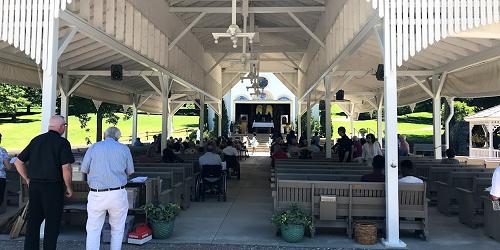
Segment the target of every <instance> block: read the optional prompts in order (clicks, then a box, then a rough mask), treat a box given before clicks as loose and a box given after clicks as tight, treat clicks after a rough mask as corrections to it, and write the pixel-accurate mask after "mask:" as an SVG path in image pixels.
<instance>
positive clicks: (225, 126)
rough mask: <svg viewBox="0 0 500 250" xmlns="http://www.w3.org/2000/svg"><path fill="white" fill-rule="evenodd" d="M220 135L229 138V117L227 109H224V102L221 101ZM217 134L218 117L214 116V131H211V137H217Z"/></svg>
mask: <svg viewBox="0 0 500 250" xmlns="http://www.w3.org/2000/svg"><path fill="white" fill-rule="evenodd" d="M221 128H222V133H221V135H222V136H224V137H228V136H229V116H228V115H227V109H226V104H225V103H224V100H222V126H221ZM217 132H219V115H218V114H215V117H214V130H213V131H212V136H213V137H217V135H218V133H217Z"/></svg>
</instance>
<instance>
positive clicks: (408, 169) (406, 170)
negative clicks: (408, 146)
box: [399, 160, 424, 184]
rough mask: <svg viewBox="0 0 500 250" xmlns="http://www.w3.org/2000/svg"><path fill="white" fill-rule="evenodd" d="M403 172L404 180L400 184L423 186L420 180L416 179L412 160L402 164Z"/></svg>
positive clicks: (400, 180)
mask: <svg viewBox="0 0 500 250" xmlns="http://www.w3.org/2000/svg"><path fill="white" fill-rule="evenodd" d="M401 172H402V174H403V178H401V179H399V183H404V184H423V183H424V181H422V180H421V179H420V178H417V177H415V176H414V175H415V171H414V168H413V162H411V161H410V160H404V161H402V162H401Z"/></svg>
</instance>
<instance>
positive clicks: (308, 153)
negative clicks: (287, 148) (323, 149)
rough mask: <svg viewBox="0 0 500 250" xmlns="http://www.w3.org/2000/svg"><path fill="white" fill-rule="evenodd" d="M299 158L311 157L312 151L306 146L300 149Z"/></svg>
mask: <svg viewBox="0 0 500 250" xmlns="http://www.w3.org/2000/svg"><path fill="white" fill-rule="evenodd" d="M299 159H312V152H311V151H310V150H309V149H307V148H304V149H301V150H300V152H299Z"/></svg>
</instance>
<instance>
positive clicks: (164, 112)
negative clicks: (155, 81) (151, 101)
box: [160, 75, 170, 153]
mask: <svg viewBox="0 0 500 250" xmlns="http://www.w3.org/2000/svg"><path fill="white" fill-rule="evenodd" d="M169 80H170V79H169V76H167V75H161V76H160V86H161V152H162V153H163V149H165V148H166V147H167V140H168V116H169V115H170V112H169V110H168V109H169V100H168V93H169V92H170V84H169Z"/></svg>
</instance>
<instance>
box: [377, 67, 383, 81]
mask: <svg viewBox="0 0 500 250" xmlns="http://www.w3.org/2000/svg"><path fill="white" fill-rule="evenodd" d="M375 77H376V78H377V80H379V81H384V65H383V64H379V65H378V67H377V72H375Z"/></svg>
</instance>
